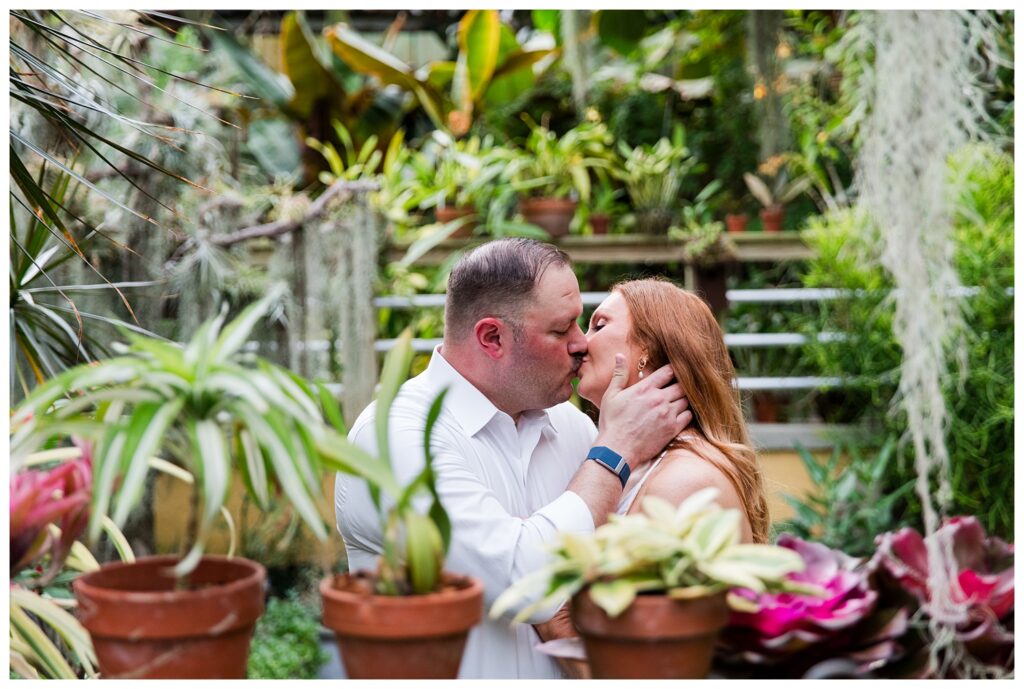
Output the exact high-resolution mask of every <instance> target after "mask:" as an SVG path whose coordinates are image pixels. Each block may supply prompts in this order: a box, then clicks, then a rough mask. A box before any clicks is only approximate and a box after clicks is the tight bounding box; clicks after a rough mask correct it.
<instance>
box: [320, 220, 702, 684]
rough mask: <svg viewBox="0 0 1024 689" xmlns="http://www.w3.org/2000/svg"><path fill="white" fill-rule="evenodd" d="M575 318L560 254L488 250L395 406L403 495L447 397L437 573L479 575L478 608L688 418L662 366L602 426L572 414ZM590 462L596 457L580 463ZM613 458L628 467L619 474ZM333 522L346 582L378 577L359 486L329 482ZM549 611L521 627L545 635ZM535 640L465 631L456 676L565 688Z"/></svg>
mask: <svg viewBox="0 0 1024 689" xmlns="http://www.w3.org/2000/svg"><path fill="white" fill-rule="evenodd" d="M582 311H583V305H582V300H581V299H580V291H579V285H578V283H577V281H576V276H575V274H574V273H573V271H572V268H571V266H570V263H569V257H568V256H567V255H566V254H565V253H564V252H562V251H561V250H559V249H557V248H556V247H554V246H551V245H549V244H543V243H540V242H536V241H533V240H526V239H503V240H497V241H493V242H490V243H487V244H484V245H482V246H480V247H478V248H477V249H475V250H474V251H472V252H470V253H469V254H467V255H466V256H464V257H463V258H462V259H461V260H460V261H459V262H458V263H457V264H456V265H455V267H454V268H453V269H452V272H451V275H450V277H449V280H448V292H447V297H446V303H445V331H444V342H443V344H442V345H441V346H439V347H438V348H437V349H436V350H435V351H434V353H433V356H432V357H431V360H430V364H429V366H428V367H427V369H426V370H425V371H424V372H423V373H421V374H420V375H418V376H416V377H415V378H413V379H411V380H409V381H407V382H406V383H405V384H404V385H403V386H402V389H401V391H400V393H399V395H398V397H397V398H396V399H395V401H394V403H393V405H392V411H391V436H390V442H391V457H392V462H393V463H394V465H395V470H396V472H397V473H398V478H399V482H400V483H401V484H402V485H404V484H406V483H408V482H409V481H410V480H411V479H412V478H413V477H414V476H415V475H416V474H417V473H418V472H419V471H420V470H421V469H422V467H423V462H424V458H423V429H424V426H425V423H426V415H427V410H428V409H429V406H430V404H431V402H433V400H434V398H435V396H436V395H437V393H438V392H440V390H441V389H443V388H445V387H447V388H449V390H448V394H447V396H446V397H445V402H444V410H443V412H442V414H441V416H440V418H439V419H438V422H437V424H436V425H435V426H434V433H433V437H432V440H431V446H432V449H433V453H434V471H435V474H436V477H437V486H438V491H439V493H440V496H441V501H442V503H443V504H444V507H445V509H446V510H447V512H448V516H449V517H450V519H451V522H452V541H451V547H450V549H449V552H448V558H447V561H446V564H445V569H446V570H448V571H452V572H458V573H460V574H468V575H470V576H473V577H477V578H479V579H481V580H482V581H483V583H484V587H485V594H484V604H485V607H490V605H491V603H493V602H494V599H495V598H496V597H497V596H498V595H499V594H501V592H502V591H504V590H505V589H506V588H507V587H508V586H509V585H510V584H512V583H513V582H515V581H516V580H517V579H519V578H520V577H522V576H523V575H525V574H528V573H530V572H532V571H534V570H536V569H538V568H539V567H541V566H542V565H543V564H544V563H545V561H546V560H547V557H548V556H547V551H546V550H545V545H547V544H549V543H552V542H553V541H554V539H555V534H556V532H558V531H559V530H563V531H566V530H567V531H578V532H591V531H593V530H594V529H595V528H596V527H597V526H599V525H601V524H603V523H604V522H605V520H606V518H607V515H608V513H609V512H614V511H615V506H616V504H617V503H618V500H619V497H620V495H621V493H622V485H623V483H624V481H622V480H621V477H622V476H623V475H628V469H626V470H625V471H623V467H624V466H625V465H628V463H629V462H630V461H635V460H638V459H646V458H649V457H652V456H653V455H655V454H656V453H657V452H658V451H659V450H661V448H662V447H664V445H665V444H666V443H667V442H668V441H669V440H670V439H671V438H672V437H674V436H675V435H676V434H677V433H679V432H680V431H681V430H682V429H683V428H684V427H685V426H686V425H687V424H688V423H689V421H690V419H691V414H690V412H689V411H687V410H686V400H685V398H684V397H683V394H682V391H681V390H680V389H679V386H678V385H676V384H675V383H672V382H671V370H670V369H668V367H665V368H664V369H662V370H659V371H658V372H656V373H655V374H653V375H651V376H649V377H648V378H647V379H645V380H644V381H642V382H641V383H638V384H637V385H634V386H631V387H629V388H626V389H621V386H616V385H614V384H613V385H611V386H609V393H608V395H607V396H606V397H605V399H604V400H602V405H601V409H602V414H601V424H600V428H599V429H598V428H595V427H594V424H593V422H591V420H590V419H589V418H588V417H587V416H586V415H585V414H584V413H583V412H581V411H579V410H578V409H577V408H576V407H574V406H573V405H572V404H570V403H569V402H568V399H569V397H570V395H571V394H572V379H573V378H574V377H575V374H576V370H577V369H578V368H579V361H580V359H581V357H582V356H583V355H584V354H585V353H586V339H585V338H584V336H583V332H582V331H581V330H580V327H579V325H578V323H577V319H578V318H579V317H580V315H581V314H582ZM623 377H624V376H623ZM662 386H664V387H662ZM374 411H375V404H371V405H370V406H369V407H367V408H366V409H365V410H364V411H363V413H362V414H360V416H359V418H358V419H357V420H356V422H355V424H354V425H353V427H352V430H351V432H350V433H349V438H350V439H351V440H352V441H353V442H354V443H356V444H358V445H360V446H361V447H363V448H365V449H366V450H368V451H370V452H375V451H376V440H375V434H374ZM595 447H598V450H592V448H595ZM602 453H603V454H602ZM588 454H589V455H593V454H597V455H598V456H599V459H602V458H603V461H585V459H586V458H588ZM609 456H610V457H611V458H613V460H616V461H617V458H618V457H621V458H623V459H625V462H618V467H617V468H618V471H616V466H615V465H616V461H611V462H609V461H608V457H609ZM609 465H610V466H609ZM335 512H336V516H337V523H338V529H339V531H340V532H341V534H342V537H343V538H344V539H345V547H346V550H347V553H348V558H349V567H350V568H351V570H352V571H355V570H359V569H369V570H373V569H375V568H376V566H377V561H378V557H379V554H380V552H381V544H380V526H381V525H380V519H379V517H378V515H377V512H376V510H375V508H374V505H373V503H372V501H371V499H370V494H369V491H368V489H367V487H366V484H365V483H364V482H363V481H362V480H360V479H358V478H355V477H352V476H349V475H346V474H338V477H337V479H336V483H335ZM554 612H555V611H554V610H548V611H544V612H542V613H538V614H537V615H536V616H535V617H534V618H533V619H531V620H530V622H531V623H533V624H542V623H545V622H547V621H548V619H550V618H551V617H552V615H553V614H554ZM511 614H515V611H513V612H512V613H511ZM539 641H540V638H539V637H538V635H537V631H536V629H535V628H534V627H533V626H532V625H531V624H516V625H510V624H509V621H508V620H507V619H503V620H496V621H492V620H489V619H486V616H485V620H484V621H483V622H482V623H481V624H480V625H478V626H477V627H475V628H474V629H473V630H472V631H471V632H470V635H469V639H468V641H467V645H466V652H465V655H464V657H463V660H462V665H461V668H460V671H459V677H460V678H509V679H511V678H559V677H562V673H561V671H560V670H559V667H558V665H557V663H556V662H555V661H554V660H553V659H551V658H549V657H548V656H545V655H544V654H542V653H539V652H538V651H536V650H535V649H534V646H535V645H536V644H537V643H539Z"/></svg>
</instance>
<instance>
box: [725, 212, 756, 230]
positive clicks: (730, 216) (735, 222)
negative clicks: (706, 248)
mask: <svg viewBox="0 0 1024 689" xmlns="http://www.w3.org/2000/svg"><path fill="white" fill-rule="evenodd" d="M748 222H750V216H749V215H747V214H746V213H726V214H725V229H726V230H728V231H729V232H746V231H747V223H748Z"/></svg>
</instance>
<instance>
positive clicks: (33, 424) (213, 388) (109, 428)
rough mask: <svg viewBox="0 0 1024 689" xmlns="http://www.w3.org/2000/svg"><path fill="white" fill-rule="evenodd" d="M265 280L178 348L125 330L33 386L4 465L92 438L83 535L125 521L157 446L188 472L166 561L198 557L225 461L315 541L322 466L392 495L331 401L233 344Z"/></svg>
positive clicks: (247, 324)
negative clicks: (183, 541) (180, 541)
mask: <svg viewBox="0 0 1024 689" xmlns="http://www.w3.org/2000/svg"><path fill="white" fill-rule="evenodd" d="M281 292H282V289H281V288H280V287H278V288H275V289H273V290H271V291H270V293H268V294H267V296H266V297H264V298H263V299H262V300H260V301H259V302H257V303H255V304H253V305H251V306H250V307H248V308H247V309H245V310H244V311H243V312H242V313H241V314H240V315H239V316H238V317H237V318H236V319H235V320H233V321H232V322H230V323H227V324H226V325H225V320H226V315H227V314H226V311H225V310H222V311H221V313H220V315H219V316H218V317H216V318H214V319H211V320H210V321H207V322H206V323H204V324H203V325H202V326H201V327H200V328H199V329H198V330H197V332H196V333H195V335H194V336H193V338H192V339H191V341H190V342H188V343H187V344H186V345H185V346H180V345H177V344H174V343H168V342H163V341H159V340H156V339H153V338H148V337H143V336H138V335H135V334H133V333H131V332H128V331H126V332H125V335H126V336H127V337H128V339H129V341H130V344H128V345H117V346H116V349H117V350H118V351H119V353H120V355H119V356H115V357H114V358H111V359H107V360H104V361H101V362H99V363H97V364H94V365H83V366H77V367H75V368H72V369H70V370H68V371H66V372H65V373H62V374H60V375H58V376H57V377H56V378H53V379H52V380H50V381H49V382H47V383H45V384H44V385H42V386H40V387H38V388H36V389H35V391H33V393H32V394H31V395H30V396H29V397H28V398H27V399H26V400H25V401H24V402H23V403H22V405H21V406H20V407H19V408H18V409H17V410H16V411H15V413H14V415H13V417H12V421H11V423H12V428H13V429H14V435H13V437H12V440H11V448H12V457H11V464H12V468H13V469H14V470H17V468H18V467H19V466H20V465H21V463H22V462H23V461H24V458H25V456H26V455H27V453H29V452H32V451H33V450H35V449H37V448H38V447H39V446H40V445H41V444H43V443H46V442H48V441H49V440H50V439H52V438H55V437H56V438H63V437H66V436H67V435H69V434H71V433H76V434H78V435H81V436H84V437H86V438H89V439H92V440H93V441H94V442H95V450H94V467H93V469H94V478H93V491H92V497H91V505H90V506H91V512H90V515H89V521H88V528H87V536H88V539H89V541H90V542H94V541H95V539H96V537H97V536H98V535H99V531H100V529H101V528H102V524H103V519H104V517H105V516H106V515H108V513H109V514H110V516H111V517H112V519H113V521H114V522H115V523H116V524H117V525H118V526H120V525H122V524H124V522H125V520H126V519H127V517H128V515H129V513H130V512H131V510H132V509H133V508H134V507H135V505H136V504H137V503H138V501H139V499H140V498H141V496H142V493H143V488H144V485H145V479H146V476H147V474H148V472H149V471H150V469H151V462H150V458H151V457H153V456H154V455H156V454H157V453H164V454H166V455H167V457H168V458H169V459H171V460H172V461H173V462H176V463H177V464H179V465H180V466H183V467H184V468H185V469H186V470H187V471H188V472H189V473H191V474H193V475H194V476H195V477H196V483H197V490H196V491H195V492H194V493H193V495H194V502H193V506H192V519H191V521H190V525H191V528H190V540H191V548H190V549H189V551H188V553H187V554H186V555H185V556H184V557H183V558H182V559H181V560H180V562H179V563H178V564H177V566H176V568H175V571H176V575H177V576H184V575H186V574H187V573H188V572H190V571H191V570H192V569H194V568H195V566H196V565H197V564H198V562H199V560H200V558H201V557H202V554H203V551H204V544H205V540H206V537H207V535H208V532H209V529H210V526H211V523H212V521H213V519H214V518H215V517H216V516H217V515H218V514H219V513H220V512H221V508H222V507H223V505H224V503H225V501H226V499H227V497H228V490H229V488H230V485H231V478H232V474H233V471H234V470H236V469H237V470H238V471H239V472H240V473H241V476H242V478H243V481H244V484H245V487H246V489H247V491H248V492H249V495H250V496H251V497H252V498H253V499H254V501H255V502H256V504H258V505H260V506H261V507H263V508H265V507H266V505H267V503H268V501H269V498H270V490H271V487H272V485H273V484H274V483H276V484H277V485H278V486H279V487H280V489H281V491H282V492H283V493H284V495H285V496H286V497H287V499H288V500H289V501H290V502H291V503H292V505H293V506H294V507H295V510H296V512H297V513H298V514H299V516H300V517H301V518H302V519H303V521H305V522H306V524H307V525H308V526H309V527H310V529H311V530H312V532H313V533H314V535H316V536H317V537H318V538H319V539H320V540H321V541H322V540H325V539H326V538H327V535H328V532H327V527H326V526H325V524H324V521H323V519H322V518H321V517H320V514H319V512H318V511H317V508H316V497H315V496H317V495H319V493H320V489H321V483H320V482H321V477H322V473H323V471H325V470H332V471H344V472H349V473H355V474H358V475H360V476H364V477H366V478H368V479H370V480H373V481H374V482H375V484H376V485H381V486H384V487H386V488H388V489H391V490H389V492H391V493H395V492H397V491H396V490H394V489H392V486H393V484H394V481H393V478H392V477H391V476H390V475H388V474H386V473H385V472H384V470H383V467H382V464H381V463H380V462H379V461H376V460H375V459H374V458H372V457H370V456H369V455H367V454H366V453H365V452H362V451H361V450H359V448H356V447H354V446H352V445H350V444H349V443H348V442H347V441H346V440H345V438H344V437H343V436H342V435H341V432H342V431H343V430H344V426H343V422H342V421H341V414H340V411H339V410H338V406H337V402H336V401H335V400H334V399H333V398H332V397H331V396H330V395H329V393H328V392H327V391H326V389H324V388H323V387H319V388H318V389H317V390H314V389H313V388H311V386H310V385H309V384H308V383H306V381H304V380H302V379H301V378H299V377H298V376H295V375H294V374H292V373H291V372H289V371H287V370H286V369H283V368H281V367H279V366H276V365H274V364H272V363H270V362H268V361H265V360H263V359H261V358H259V357H257V356H255V355H253V354H248V353H245V352H244V351H243V345H245V343H246V341H247V340H248V338H249V334H250V332H251V330H252V328H253V327H254V326H255V325H256V324H257V322H258V321H259V320H260V319H261V317H263V316H264V315H265V314H266V312H267V311H268V310H269V309H270V308H271V307H272V305H273V304H274V303H275V302H276V301H277V300H278V299H279V298H280V295H281Z"/></svg>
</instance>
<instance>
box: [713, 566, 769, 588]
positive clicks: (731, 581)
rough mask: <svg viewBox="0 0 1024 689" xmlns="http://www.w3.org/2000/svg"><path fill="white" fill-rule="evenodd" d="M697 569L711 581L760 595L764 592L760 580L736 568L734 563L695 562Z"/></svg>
mask: <svg viewBox="0 0 1024 689" xmlns="http://www.w3.org/2000/svg"><path fill="white" fill-rule="evenodd" d="M697 569H699V570H700V571H701V572H703V573H704V574H705V575H707V576H709V577H711V579H713V580H716V581H720V582H722V583H723V584H728V585H729V586H733V587H736V586H738V587H741V588H747V589H750V590H751V591H754V592H755V593H762V592H764V590H765V586H764V583H763V582H762V581H761V580H760V579H758V578H757V577H755V576H753V575H752V574H749V573H747V572H746V571H745V570H743V569H742V568H740V567H737V566H736V565H735V563H724V562H723V563H719V562H714V561H712V562H697Z"/></svg>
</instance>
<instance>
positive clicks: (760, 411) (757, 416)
mask: <svg viewBox="0 0 1024 689" xmlns="http://www.w3.org/2000/svg"><path fill="white" fill-rule="evenodd" d="M751 401H752V402H753V405H754V420H755V421H757V422H758V423H778V422H779V406H780V405H779V398H778V397H776V395H775V393H773V392H771V391H769V390H756V391H755V392H754V393H753V395H751Z"/></svg>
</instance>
